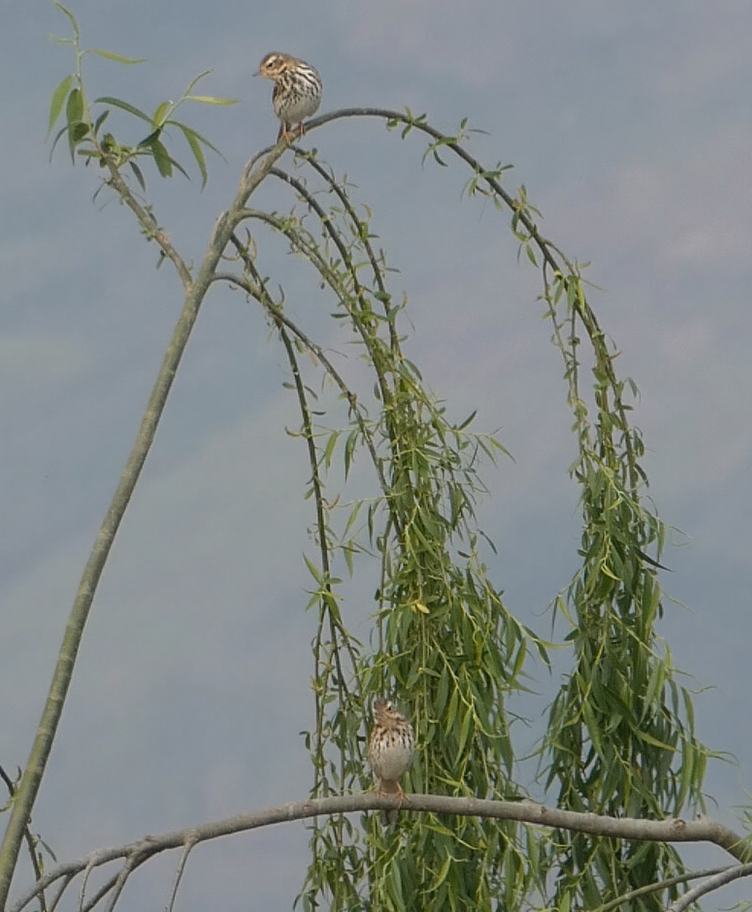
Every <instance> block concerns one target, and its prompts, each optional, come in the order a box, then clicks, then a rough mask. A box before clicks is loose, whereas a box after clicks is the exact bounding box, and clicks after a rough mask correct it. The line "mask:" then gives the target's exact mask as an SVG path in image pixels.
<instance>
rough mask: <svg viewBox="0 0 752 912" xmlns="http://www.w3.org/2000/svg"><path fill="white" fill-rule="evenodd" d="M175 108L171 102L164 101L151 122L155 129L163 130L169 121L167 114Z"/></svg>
mask: <svg viewBox="0 0 752 912" xmlns="http://www.w3.org/2000/svg"><path fill="white" fill-rule="evenodd" d="M172 107H173V103H172V102H171V101H163V102H162V104H160V105H158V107H157V110H156V111H155V112H154V115H153V117H152V119H151V122H152V123H153V124H154V126H155V127H157V128H158V129H161V128H162V127H163V126H164V122H165V120H166V119H167V118H166V117H165V114H166V113H167V111H169V110H170V109H171V108H172Z"/></svg>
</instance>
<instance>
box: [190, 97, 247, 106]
mask: <svg viewBox="0 0 752 912" xmlns="http://www.w3.org/2000/svg"><path fill="white" fill-rule="evenodd" d="M185 100H186V101H197V102H199V103H200V104H211V105H234V104H237V103H238V100H237V98H218V97H217V96H216V95H186V97H185Z"/></svg>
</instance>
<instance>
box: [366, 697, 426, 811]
mask: <svg viewBox="0 0 752 912" xmlns="http://www.w3.org/2000/svg"><path fill="white" fill-rule="evenodd" d="M414 749H415V735H414V734H413V727H412V725H411V724H410V722H409V721H408V720H407V719H406V718H405V716H403V715H402V713H401V712H400V711H399V710H398V709H397V707H396V706H395V705H394V703H392V701H391V700H388V699H385V698H384V697H379V698H378V699H377V700H375V701H374V704H373V727H372V728H371V736H370V738H369V739H368V762H369V764H370V766H371V769H372V770H373V773H374V775H375V777H376V791H377V793H378V794H380V795H399V796H400V797H403V796H404V794H405V793H404V792H403V791H402V786H401V785H400V784H399V778H400V776H402V774H403V773H405V772H406V771H407V769H408V767H409V766H410V764H411V763H412V759H413V751H414ZM397 816H398V812H397V811H382V812H381V819H382V822H383V823H384V826H392V827H395V826H396V825H397Z"/></svg>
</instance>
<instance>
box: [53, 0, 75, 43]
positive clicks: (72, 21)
mask: <svg viewBox="0 0 752 912" xmlns="http://www.w3.org/2000/svg"><path fill="white" fill-rule="evenodd" d="M55 6H56V7H57V8H58V9H59V10H60V12H61V13H65V15H66V16H67V17H68V21H69V22H70V24H71V28H72V29H73V34H74V36H75V39H76V45H78V42H79V40H80V38H81V33H80V32H79V30H78V23H77V22H76V17H75V16H74V15H73V13H72V12H71V11H70V10H69V9H68V8H67V7H65V6H63V4H62V3H59V2H58V0H55Z"/></svg>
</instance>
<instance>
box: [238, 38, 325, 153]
mask: <svg viewBox="0 0 752 912" xmlns="http://www.w3.org/2000/svg"><path fill="white" fill-rule="evenodd" d="M254 75H255V76H263V77H264V78H265V79H271V80H272V81H273V82H274V90H273V91H272V107H273V108H274V113H275V114H276V115H277V117H278V118H279V120H280V127H279V133H278V135H277V142H279V141H280V139H282V137H285V138H288V137H293V136H294V135H295V134H294V133H293V131H292V127H293V125H294V124H299V128H298V136H302V135H303V132H304V128H303V121H304V120H305V119H306V117H312V116H313V115H314V114H315V113H316V111H318V109H319V105H320V104H321V91H322V86H321V76H320V75H319V72H318V70H316V69H314V68H313V67H312V66H311V65H310V64H309V63H306V62H305V60H299V59H298V58H297V57H291V56H290V55H289V54H282V53H280V52H279V51H272V53H271V54H267V55H266V57H264V59H263V60H262V61H261V63H260V64H259V68H258V72H257V73H255V74H254Z"/></svg>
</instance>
